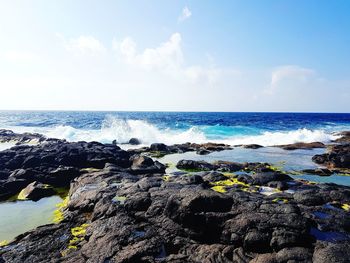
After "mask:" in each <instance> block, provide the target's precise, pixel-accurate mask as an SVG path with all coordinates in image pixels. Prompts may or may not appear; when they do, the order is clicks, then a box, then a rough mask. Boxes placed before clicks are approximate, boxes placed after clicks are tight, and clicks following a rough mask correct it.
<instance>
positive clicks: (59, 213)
mask: <svg viewBox="0 0 350 263" xmlns="http://www.w3.org/2000/svg"><path fill="white" fill-rule="evenodd" d="M68 202H69V197H68V196H66V198H64V199H63V201H62V202H61V203H58V204H57V205H56V208H57V209H56V210H55V211H54V212H53V220H52V221H53V222H54V223H55V224H58V223H60V222H61V221H62V220H63V219H64V215H63V209H64V208H66V207H67V205H68Z"/></svg>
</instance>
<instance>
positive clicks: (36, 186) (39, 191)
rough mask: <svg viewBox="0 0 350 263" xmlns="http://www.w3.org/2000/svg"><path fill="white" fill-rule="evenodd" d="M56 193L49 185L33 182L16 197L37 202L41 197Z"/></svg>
mask: <svg viewBox="0 0 350 263" xmlns="http://www.w3.org/2000/svg"><path fill="white" fill-rule="evenodd" d="M55 193H56V192H55V191H54V189H53V188H52V187H50V186H49V185H45V184H42V183H38V182H33V183H30V184H29V185H27V187H26V188H24V189H23V190H22V191H21V192H20V193H19V195H18V198H19V199H22V200H24V199H30V200H33V201H37V200H39V199H41V198H43V197H47V196H51V195H54V194H55Z"/></svg>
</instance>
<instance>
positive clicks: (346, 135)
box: [334, 131, 350, 143]
mask: <svg viewBox="0 0 350 263" xmlns="http://www.w3.org/2000/svg"><path fill="white" fill-rule="evenodd" d="M336 135H339V136H341V137H340V138H338V139H336V140H334V142H337V143H350V131H343V132H340V133H337V134H336Z"/></svg>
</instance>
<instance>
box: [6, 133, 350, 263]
mask: <svg viewBox="0 0 350 263" xmlns="http://www.w3.org/2000/svg"><path fill="white" fill-rule="evenodd" d="M9 134H10V133H7V136H8V135H9ZM11 136H12V137H11ZM10 137H11V138H12V139H11V140H10V139H9V140H8V141H13V138H15V140H17V141H18V142H20V144H21V145H18V146H15V147H12V148H10V149H7V150H4V151H0V165H1V169H0V170H1V174H0V175H1V184H0V188H1V191H0V193H1V195H0V198H1V199H2V200H6V199H7V198H9V197H11V196H13V195H16V194H18V193H20V196H23V197H24V198H25V199H34V200H35V199H37V200H40V199H41V198H42V197H44V196H50V195H53V194H54V192H53V191H52V190H53V187H64V186H67V187H69V188H70V190H69V193H68V196H67V199H66V200H65V203H64V204H63V205H62V206H61V207H60V209H59V212H58V213H59V219H60V220H58V222H57V223H56V224H49V225H44V226H41V227H38V228H36V229H34V230H31V231H29V232H27V233H24V234H22V235H20V236H18V237H16V238H15V240H14V241H12V242H11V243H9V244H5V243H2V246H1V247H0V262H1V260H2V261H3V262H24V261H35V262H59V261H67V262H73V261H75V262H84V261H86V260H87V259H88V260H90V261H91V262H105V260H109V262H155V261H156V262H184V261H185V262H206V261H208V260H210V258H216V259H218V258H220V260H221V261H222V262H250V261H251V260H253V262H267V261H266V260H270V261H271V262H284V260H285V259H287V258H288V259H289V260H303V261H304V262H311V261H312V260H313V262H325V261H322V260H325V259H331V258H332V259H337V260H339V262H342V261H341V260H344V259H347V258H349V257H350V254H349V253H350V252H349V251H350V249H349V248H350V234H349V231H350V228H349V225H348V219H349V210H350V206H349V205H350V187H347V186H341V185H336V184H315V183H309V182H308V181H302V180H296V179H293V178H292V177H291V176H290V175H291V174H290V172H288V171H284V170H282V169H281V168H280V167H276V166H273V165H271V164H269V163H266V162H248V163H247V162H240V163H238V162H232V161H231V162H228V161H220V160H217V161H216V162H215V161H214V162H206V161H195V160H179V161H178V162H177V163H176V164H163V163H161V162H159V161H161V160H162V157H164V156H168V155H169V154H170V155H171V154H174V153H176V154H178V155H179V156H181V154H184V153H193V154H197V155H198V156H202V157H203V158H204V157H206V156H210V155H211V154H212V153H214V154H215V153H220V152H225V151H235V149H236V150H237V149H238V148H232V147H231V146H229V145H225V144H213V143H206V144H190V143H187V144H177V145H171V146H168V145H165V144H161V143H156V144H152V145H150V146H149V147H143V148H140V149H129V150H127V151H125V150H122V149H121V148H120V147H119V146H118V145H115V144H102V143H98V142H67V141H64V140H59V139H46V138H43V137H41V135H38V134H36V135H29V134H25V135H19V134H12V135H11V134H10ZM10 137H8V138H10ZM0 139H1V138H0ZM348 139H349V134H347V133H344V134H343V135H342V139H341V140H339V141H338V142H334V143H333V144H332V145H324V144H320V143H309V144H305V143H304V144H294V145H283V146H279V147H280V148H281V149H282V150H283V151H288V152H293V151H295V150H296V151H298V149H300V148H301V149H302V150H305V151H310V149H314V148H319V149H324V153H320V154H318V155H315V156H316V157H315V161H316V162H318V163H319V164H321V165H323V168H315V169H311V170H309V171H308V172H310V173H314V174H315V176H332V175H331V174H333V173H334V172H335V171H336V172H344V171H346V172H347V171H348V170H347V169H348V168H350V166H349V165H350V160H348V159H347V156H350V155H349V153H350V147H348V146H347V145H348V144H347V143H348ZM32 140H36V141H37V144H36V145H26V144H28V142H30V141H32ZM2 141H6V140H2ZM326 147H328V148H327V149H326ZM243 148H246V149H247V150H251V151H259V148H261V147H259V146H258V145H246V146H243ZM296 148H298V149H296ZM311 151H312V150H311ZM170 155H169V156H170ZM169 165H170V166H171V165H173V166H176V168H177V169H173V171H171V169H170V170H169V167H170V166H169ZM170 168H171V167H170ZM288 173H289V174H288ZM0 241H1V240H0ZM23 248H25V249H24V250H23ZM28 252H29V253H28ZM48 258H50V260H49V259H48ZM337 262H338V261H337ZM344 262H345V261H344Z"/></svg>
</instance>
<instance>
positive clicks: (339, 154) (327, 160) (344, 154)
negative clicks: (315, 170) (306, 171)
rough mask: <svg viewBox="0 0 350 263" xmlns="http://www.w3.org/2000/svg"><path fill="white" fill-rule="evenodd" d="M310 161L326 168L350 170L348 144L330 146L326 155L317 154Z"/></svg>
mask: <svg viewBox="0 0 350 263" xmlns="http://www.w3.org/2000/svg"><path fill="white" fill-rule="evenodd" d="M312 160H313V161H314V162H315V163H317V164H322V165H325V166H327V167H328V168H350V143H346V144H339V145H332V146H330V147H329V148H328V153H325V154H317V155H315V156H314V157H312Z"/></svg>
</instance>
